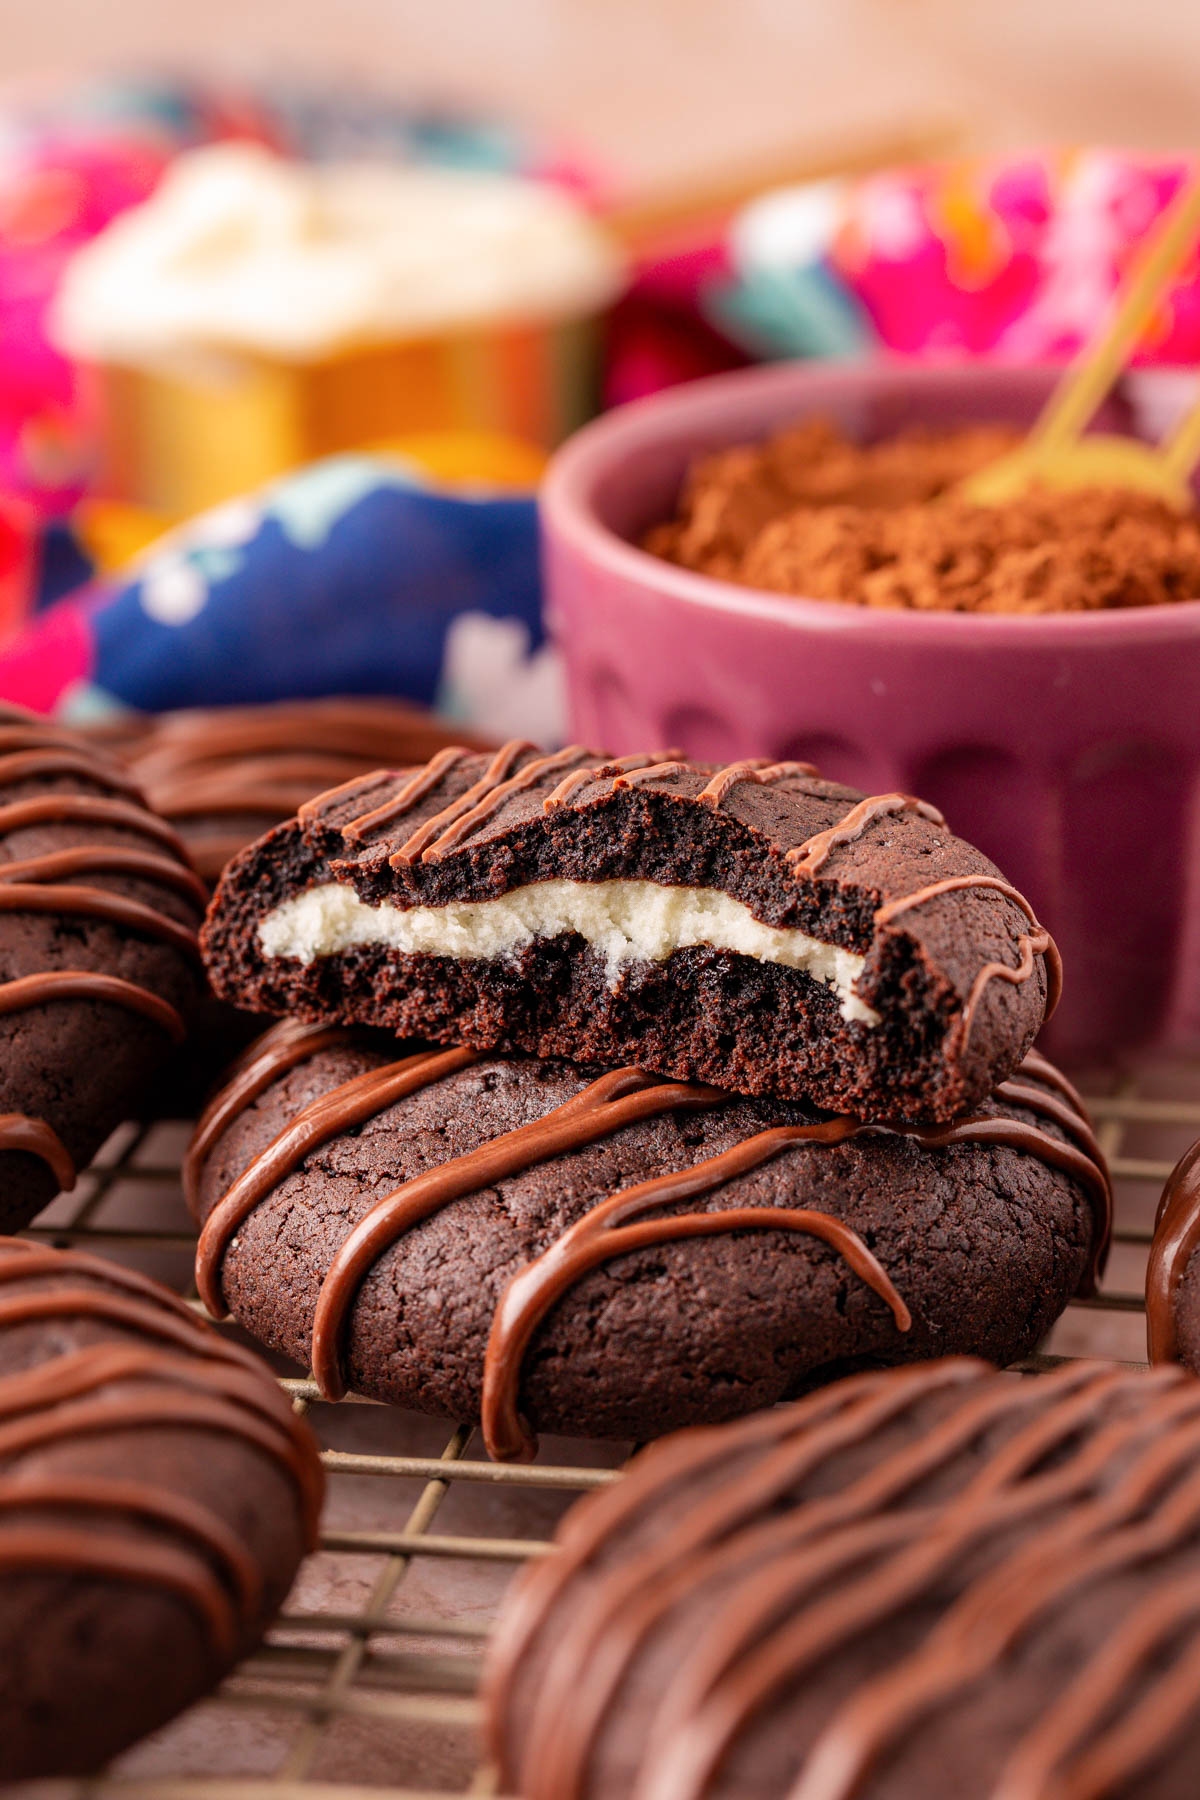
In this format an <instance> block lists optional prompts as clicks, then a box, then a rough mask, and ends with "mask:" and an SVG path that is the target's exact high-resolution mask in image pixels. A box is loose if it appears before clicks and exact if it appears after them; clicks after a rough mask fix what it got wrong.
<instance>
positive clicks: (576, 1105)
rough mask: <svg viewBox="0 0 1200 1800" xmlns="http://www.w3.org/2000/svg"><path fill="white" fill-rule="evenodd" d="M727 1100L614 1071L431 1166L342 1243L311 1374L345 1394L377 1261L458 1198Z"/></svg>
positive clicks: (325, 1293)
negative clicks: (355, 1315) (363, 1296)
mask: <svg viewBox="0 0 1200 1800" xmlns="http://www.w3.org/2000/svg"><path fill="white" fill-rule="evenodd" d="M726 1098H727V1096H726V1095H725V1094H724V1093H723V1092H722V1091H721V1090H720V1089H718V1088H706V1087H699V1086H695V1087H693V1086H685V1085H684V1084H681V1083H677V1082H671V1083H666V1084H663V1083H660V1082H659V1081H657V1079H656V1078H655V1077H654V1076H652V1075H646V1074H644V1073H643V1072H642V1071H641V1070H640V1069H616V1070H613V1071H611V1072H610V1073H609V1074H607V1075H602V1076H600V1078H599V1079H598V1080H596V1081H593V1082H592V1083H591V1084H590V1085H589V1086H588V1087H586V1088H584V1089H583V1090H582V1092H581V1093H579V1094H576V1095H575V1096H574V1097H573V1098H572V1099H570V1100H567V1101H565V1102H564V1103H563V1104H562V1105H561V1106H557V1107H555V1108H554V1110H553V1111H552V1112H549V1113H547V1114H545V1116H544V1117H543V1118H541V1119H535V1120H533V1121H532V1122H531V1123H529V1124H528V1125H521V1126H518V1128H517V1129H516V1130H515V1131H508V1132H505V1133H504V1134H503V1135H502V1136H501V1137H498V1138H493V1139H492V1140H491V1142H489V1143H486V1144H481V1145H480V1146H479V1147H478V1148H477V1149H475V1150H471V1151H468V1152H467V1154H466V1155H464V1156H457V1157H454V1158H452V1159H451V1160H450V1161H449V1162H446V1163H443V1164H442V1165H441V1166H440V1167H439V1168H436V1169H428V1170H426V1171H425V1173H424V1174H423V1175H417V1176H414V1177H413V1179H412V1180H411V1181H407V1182H405V1183H404V1185H403V1187H400V1188H397V1189H396V1191H395V1192H394V1193H391V1194H388V1195H386V1196H385V1198H384V1199H382V1200H380V1201H378V1202H377V1203H376V1204H375V1205H374V1206H373V1207H372V1208H371V1210H370V1212H369V1213H368V1214H367V1215H366V1217H365V1218H364V1219H361V1220H360V1221H359V1222H358V1224H357V1225H356V1226H355V1227H354V1228H353V1230H352V1231H351V1232H350V1234H349V1236H348V1237H347V1238H346V1239H345V1240H344V1241H343V1243H342V1244H341V1245H340V1246H339V1248H338V1250H337V1252H336V1254H335V1255H334V1258H333V1261H332V1262H331V1264H330V1266H329V1271H328V1273H327V1274H326V1276H325V1279H324V1281H323V1282H322V1283H321V1291H320V1294H319V1296H318V1298H317V1306H316V1313H315V1316H314V1318H313V1336H312V1365H313V1373H314V1375H315V1376H316V1379H317V1382H318V1383H319V1385H320V1388H321V1392H322V1393H323V1394H324V1395H325V1396H326V1397H327V1398H329V1399H335V1400H336V1399H340V1398H341V1397H342V1395H343V1394H344V1393H345V1380H344V1377H343V1373H342V1367H341V1347H342V1335H343V1332H344V1329H345V1325H346V1320H347V1315H348V1314H349V1311H350V1308H351V1306H352V1305H353V1303H354V1300H355V1298H356V1296H357V1294H358V1291H359V1289H360V1288H361V1286H362V1284H363V1282H364V1281H365V1280H366V1278H367V1276H368V1275H369V1274H370V1272H371V1270H372V1268H373V1267H374V1265H375V1264H376V1263H377V1262H378V1260H379V1258H380V1257H381V1256H382V1255H383V1254H384V1253H385V1251H387V1250H389V1249H390V1248H391V1246H392V1245H393V1244H395V1243H397V1242H398V1241H399V1239H400V1238H402V1237H403V1236H404V1234H405V1232H407V1231H410V1230H411V1229H412V1228H413V1226H414V1225H418V1224H420V1223H421V1221H422V1220H423V1219H427V1218H429V1217H431V1216H432V1214H434V1213H436V1212H439V1211H441V1209H442V1208H443V1207H445V1206H448V1205H449V1204H450V1202H451V1201H453V1200H459V1199H462V1198H464V1197H465V1196H466V1195H467V1194H471V1193H474V1192H475V1191H476V1190H477V1189H478V1188H481V1187H488V1186H490V1185H492V1184H493V1183H494V1182H497V1181H503V1180H504V1179H505V1178H506V1177H507V1176H510V1175H516V1174H520V1173H523V1172H524V1171H525V1170H526V1169H531V1168H534V1167H535V1166H536V1165H537V1164H538V1163H543V1162H549V1161H550V1159H551V1158H552V1157H555V1156H558V1155H561V1154H562V1153H563V1152H564V1151H570V1150H580V1149H582V1148H583V1147H584V1146H585V1145H587V1144H592V1143H595V1142H596V1141H597V1140H598V1139H600V1138H605V1137H610V1136H611V1135H612V1133H613V1132H614V1131H618V1130H619V1129H620V1128H621V1126H622V1125H628V1124H633V1123H634V1122H635V1121H637V1120H640V1119H651V1118H656V1117H658V1116H659V1115H660V1114H662V1113H667V1112H673V1111H676V1110H679V1109H684V1108H689V1107H708V1106H716V1105H719V1104H720V1103H721V1102H722V1101H724V1100H725V1099H726Z"/></svg>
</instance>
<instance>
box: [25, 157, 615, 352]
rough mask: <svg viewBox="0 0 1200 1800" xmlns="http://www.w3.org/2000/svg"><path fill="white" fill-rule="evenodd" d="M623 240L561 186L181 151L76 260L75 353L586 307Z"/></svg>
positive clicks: (548, 316) (319, 337)
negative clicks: (615, 239) (143, 197)
mask: <svg viewBox="0 0 1200 1800" xmlns="http://www.w3.org/2000/svg"><path fill="white" fill-rule="evenodd" d="M622 279H623V267H622V262H621V258H620V255H619V253H618V251H617V250H616V248H615V246H614V245H613V243H612V242H611V240H610V239H609V237H608V236H607V234H606V233H605V232H604V231H603V230H602V228H601V227H600V226H599V225H597V224H596V223H595V221H594V220H592V219H591V218H590V217H589V216H588V214H587V213H586V212H585V211H584V210H583V209H582V207H580V206H579V205H578V204H577V203H576V202H575V201H573V200H572V199H571V198H570V197H569V196H568V195H567V194H565V193H564V192H562V191H561V190H560V189H557V188H554V187H551V186H550V185H548V184H546V183H543V182H536V181H526V180H520V179H516V178H514V177H511V176H504V175H490V174H477V173H468V172H463V171H458V170H452V169H433V168H411V167H403V166H398V165H392V164H372V163H344V164H325V165H320V164H318V165H310V166H305V165H301V164H296V163H291V162H286V161H284V160H283V159H282V158H280V157H277V156H275V155H273V154H272V153H271V152H270V151H267V150H264V149H262V148H261V147H259V146H257V145H253V144H218V145H213V146H210V147H207V148H204V149H201V150H195V151H192V152H190V153H189V154H188V155H185V156H182V157H180V158H179V159H178V161H177V162H176V163H174V164H173V165H172V167H171V168H170V169H169V170H168V172H167V174H166V176H165V177H164V179H163V181H162V183H161V184H160V186H159V187H158V189H157V190H156V191H155V193H154V194H153V195H152V196H151V197H150V199H149V200H147V201H146V202H144V204H142V205H141V206H138V207H135V208H133V209H131V210H130V211H129V212H127V213H124V214H123V215H122V216H121V217H120V218H118V219H116V220H115V221H114V222H113V223H112V224H111V225H110V226H109V227H108V228H107V229H106V230H105V231H103V232H102V233H101V234H100V235H99V237H97V238H96V239H95V240H94V241H93V242H92V243H91V244H89V245H87V246H85V247H84V248H83V249H82V250H80V251H79V252H78V254H77V255H76V256H75V257H74V259H73V260H72V262H71V264H70V266H69V268H68V271H67V274H66V278H65V280H64V282H63V284H62V287H61V289H60V292H59V295H58V300H57V303H56V306H55V311H54V315H53V330H54V334H55V336H56V338H57V340H58V342H59V343H60V344H61V345H62V347H63V348H64V349H65V350H67V351H68V353H69V354H71V355H74V356H77V357H80V358H83V359H85V360H89V361H96V362H115V363H125V364H132V365H134V366H145V365H146V364H153V363H156V362H160V361H162V360H172V359H177V358H178V357H180V356H184V357H187V356H191V355H201V356H203V355H204V354H206V353H212V352H217V353H221V352H226V353H250V354H258V355H261V356H267V357H278V358H281V359H283V360H286V361H297V362H308V361H316V360H319V359H320V358H322V357H325V356H328V355H330V354H333V353H336V352H338V351H341V350H344V349H347V348H350V347H353V346H356V345H363V344H378V343H390V342H400V341H404V340H407V339H413V338H422V337H427V336H432V335H440V334H442V333H443V332H447V331H452V330H454V329H456V328H460V327H468V326H472V325H479V324H497V323H502V322H509V321H525V320H528V321H530V322H536V323H540V322H547V321H551V320H556V319H563V318H573V317H582V316H585V315H587V314H589V313H592V312H596V311H598V310H599V309H600V308H602V307H603V306H605V305H606V304H607V303H608V302H609V301H610V300H611V299H612V298H613V297H614V296H615V294H616V293H617V291H618V290H619V288H620V286H621V283H622Z"/></svg>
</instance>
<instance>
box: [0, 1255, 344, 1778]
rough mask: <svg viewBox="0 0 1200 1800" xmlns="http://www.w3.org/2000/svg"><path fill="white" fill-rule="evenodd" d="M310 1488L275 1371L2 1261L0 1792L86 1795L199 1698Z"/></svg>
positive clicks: (108, 1273) (301, 1428)
mask: <svg viewBox="0 0 1200 1800" xmlns="http://www.w3.org/2000/svg"><path fill="white" fill-rule="evenodd" d="M321 1485H322V1483H321V1465H320V1459H319V1457H318V1454H317V1448H316V1444H315V1443H314V1441H313V1438H312V1436H311V1434H310V1432H309V1431H308V1428H307V1427H306V1426H305V1425H303V1424H302V1423H301V1422H300V1421H299V1420H298V1419H297V1418H296V1417H295V1415H294V1414H293V1412H292V1409H291V1406H290V1404H289V1403H288V1401H287V1399H286V1397H285V1396H284V1395H283V1393H282V1392H281V1391H280V1389H279V1387H278V1386H277V1385H276V1383H275V1382H274V1381H273V1380H272V1379H271V1377H270V1375H269V1374H268V1373H267V1371H266V1369H264V1368H263V1366H262V1365H261V1363H259V1362H258V1360H257V1359H256V1358H255V1357H253V1356H252V1355H251V1354H250V1353H249V1352H248V1351H245V1350H242V1349H240V1348H238V1347H236V1346H234V1345H232V1344H228V1343H226V1342H224V1340H223V1339H221V1338H220V1337H218V1336H217V1334H216V1333H215V1332H214V1331H213V1330H212V1329H211V1327H209V1326H207V1325H205V1324H204V1323H203V1321H202V1320H200V1319H198V1318H197V1317H196V1316H195V1314H194V1313H193V1312H192V1311H191V1309H190V1308H189V1307H188V1306H186V1305H185V1304H184V1303H183V1301H181V1300H177V1299H176V1298H175V1296H174V1295H173V1294H170V1293H168V1292H167V1290H166V1289H165V1288H161V1287H159V1286H158V1284H157V1283H156V1282H152V1281H148V1280H146V1279H145V1277H144V1276H140V1275H135V1274H132V1273H130V1272H129V1271H127V1270H124V1269H120V1268H117V1267H114V1266H113V1265H111V1264H109V1263H105V1262H101V1261H100V1260H99V1259H98V1258H96V1257H92V1256H83V1255H80V1254H78V1253H77V1252H74V1251H60V1250H42V1249H35V1248H34V1247H33V1246H32V1245H30V1244H28V1243H24V1242H22V1241H20V1240H19V1239H15V1238H2V1239H0V1781H20V1780H25V1779H29V1778H31V1777H34V1776H42V1775H67V1774H85V1773H87V1772H89V1771H91V1770H93V1769H95V1768H96V1767H97V1766H98V1765H99V1764H100V1763H102V1762H104V1761H105V1760H106V1759H107V1758H108V1757H110V1756H112V1755H114V1754H115V1753H116V1752H117V1751H118V1750H121V1749H124V1747H125V1746H126V1745H127V1744H131V1743H133V1742H134V1741H135V1739H137V1738H139V1737H141V1736H143V1735H144V1733H146V1732H147V1731H152V1730H153V1729H154V1728H155V1727H156V1726H158V1725H161V1724H162V1723H163V1722H164V1721H165V1720H166V1719H169V1718H171V1717H172V1716H173V1715H174V1714H175V1713H177V1712H178V1711H180V1709H181V1708H182V1707H184V1706H188V1705H190V1703H191V1702H192V1701H193V1700H195V1699H197V1698H198V1697H199V1696H200V1695H201V1694H204V1693H207V1692H208V1690H209V1689H210V1688H211V1687H213V1686H214V1685H215V1684H216V1682H217V1681H219V1680H220V1679H221V1677H222V1676H223V1675H224V1674H225V1673H226V1672H227V1671H228V1670H229V1669H230V1668H231V1667H232V1666H233V1664H234V1663H235V1662H236V1661H237V1660H238V1658H240V1657H241V1656H244V1655H245V1654H246V1652H247V1651H248V1650H250V1649H251V1648H252V1647H253V1646H254V1645H255V1644H256V1643H257V1642H258V1640H259V1638H260V1637H261V1635H262V1633H263V1631H264V1629H265V1628H266V1626H267V1624H268V1623H269V1622H270V1620H271V1619H272V1617H273V1616H274V1614H275V1613H276V1612H277V1611H278V1608H279V1606H280V1605H281V1603H282V1601H283V1599H284V1596H285V1595H286V1593H287V1591H288V1588H289V1587H290V1586H291V1583H292V1578H293V1576H294V1575H295V1573H296V1569H297V1567H298V1565H299V1562H300V1559H301V1557H302V1555H303V1554H304V1552H305V1550H306V1549H307V1548H311V1547H312V1545H313V1540H314V1534H315V1531H316V1524H317V1516H318V1513H319V1510H320V1503H321Z"/></svg>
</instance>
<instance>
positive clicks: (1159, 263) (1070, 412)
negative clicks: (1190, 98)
mask: <svg viewBox="0 0 1200 1800" xmlns="http://www.w3.org/2000/svg"><path fill="white" fill-rule="evenodd" d="M1198 227H1200V171H1197V172H1195V173H1193V174H1192V175H1191V176H1190V177H1189V179H1188V180H1187V181H1185V183H1184V185H1183V186H1182V187H1181V188H1180V190H1179V192H1178V194H1177V195H1176V196H1175V198H1174V200H1173V201H1172V202H1171V205H1170V207H1169V208H1168V210H1167V212H1166V215H1165V216H1164V218H1163V220H1162V222H1161V224H1160V225H1159V227H1158V229H1157V231H1155V232H1154V233H1153V235H1152V236H1151V237H1150V238H1148V239H1146V240H1145V241H1144V242H1143V244H1142V245H1141V247H1140V248H1139V251H1138V254H1137V256H1136V257H1135V258H1134V261H1133V264H1132V266H1131V268H1130V269H1129V272H1128V274H1127V276H1126V278H1125V281H1124V283H1123V285H1122V286H1121V288H1120V289H1119V290H1118V292H1117V295H1116V297H1115V307H1116V310H1115V311H1114V312H1113V314H1112V317H1111V318H1110V320H1109V322H1108V325H1107V327H1106V328H1105V330H1104V331H1103V332H1102V334H1101V336H1100V337H1099V339H1098V340H1096V341H1094V342H1093V343H1091V344H1086V345H1085V346H1084V348H1083V349H1082V350H1081V351H1080V353H1079V355H1078V356H1077V357H1076V358H1075V360H1074V361H1073V362H1072V363H1070V364H1069V365H1068V368H1067V370H1066V373H1065V374H1064V375H1063V376H1062V378H1061V379H1060V380H1059V381H1058V382H1057V383H1056V385H1055V388H1054V391H1053V393H1052V394H1051V395H1050V398H1049V400H1048V401H1047V402H1046V404H1045V406H1044V407H1043V408H1042V411H1041V415H1040V417H1039V418H1038V419H1037V421H1036V423H1035V424H1034V426H1033V429H1032V430H1031V431H1030V433H1029V442H1030V444H1031V445H1034V444H1036V446H1037V447H1038V449H1039V450H1049V449H1051V448H1055V449H1057V448H1058V447H1059V446H1060V445H1063V444H1067V443H1070V442H1072V441H1073V440H1074V439H1075V438H1077V437H1079V436H1080V434H1081V433H1082V431H1083V429H1084V427H1085V426H1086V425H1087V423H1088V422H1089V420H1090V419H1091V417H1092V415H1093V413H1094V412H1095V411H1096V409H1097V407H1098V406H1099V405H1100V402H1101V401H1102V400H1103V398H1104V396H1105V395H1106V394H1107V393H1108V391H1109V389H1110V388H1111V387H1112V385H1113V383H1114V382H1115V381H1116V379H1117V377H1118V375H1120V373H1121V371H1122V370H1123V369H1124V367H1125V363H1126V361H1127V359H1128V357H1129V353H1130V351H1131V350H1132V349H1133V347H1134V345H1135V344H1136V343H1137V341H1138V339H1139V337H1140V336H1141V335H1142V332H1143V330H1144V329H1145V327H1146V325H1147V324H1148V323H1149V321H1150V319H1151V317H1152V315H1153V313H1154V309H1155V307H1156V306H1157V305H1158V304H1159V302H1160V300H1161V299H1162V294H1163V289H1164V288H1165V286H1166V284H1167V282H1168V280H1169V279H1170V277H1171V275H1172V274H1173V273H1174V271H1175V269H1176V268H1177V267H1178V265H1179V264H1180V263H1181V262H1182V261H1183V258H1184V255H1185V254H1186V252H1187V250H1188V249H1189V247H1190V246H1191V244H1192V243H1193V241H1194V239H1195V236H1196V232H1197V228H1198Z"/></svg>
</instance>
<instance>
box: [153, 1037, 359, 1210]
mask: <svg viewBox="0 0 1200 1800" xmlns="http://www.w3.org/2000/svg"><path fill="white" fill-rule="evenodd" d="M351 1042H353V1039H352V1037H351V1034H350V1033H349V1032H348V1031H347V1030H346V1029H345V1028H344V1027H343V1026H341V1025H306V1024H302V1023H301V1022H299V1021H298V1020H294V1019H284V1020H282V1021H281V1022H280V1023H279V1024H278V1025H275V1026H273V1027H272V1028H271V1030H270V1031H268V1032H267V1033H266V1034H265V1036H264V1037H261V1038H259V1039H258V1040H257V1041H256V1042H255V1043H253V1044H252V1045H251V1046H250V1048H249V1049H248V1050H247V1051H246V1052H245V1053H244V1054H243V1055H242V1056H241V1057H239V1059H238V1061H237V1062H236V1063H234V1064H233V1066H232V1067H231V1068H230V1069H229V1071H228V1073H227V1075H226V1078H225V1085H224V1087H223V1088H222V1089H221V1091H220V1092H219V1093H218V1094H216V1095H214V1097H213V1099H212V1100H211V1101H210V1102H209V1104H208V1105H207V1106H206V1107H205V1109H204V1111H203V1112H202V1113H201V1115H200V1117H199V1119H198V1120H197V1122H196V1129H195V1131H194V1132H193V1134H192V1141H191V1143H190V1144H189V1145H188V1148H187V1153H186V1155H185V1156H184V1159H183V1168H182V1171H181V1173H182V1178H183V1192H184V1198H185V1199H186V1201H187V1203H188V1208H189V1210H190V1211H191V1213H192V1216H193V1217H198V1215H199V1182H200V1174H201V1170H202V1168H203V1165H204V1162H205V1160H206V1158H207V1157H208V1155H209V1152H210V1151H211V1150H212V1148H213V1145H214V1144H215V1143H216V1142H217V1139H218V1138H219V1137H221V1136H222V1135H223V1134H224V1133H225V1132H226V1131H228V1129H229V1127H230V1126H231V1125H232V1124H233V1123H234V1121H235V1119H239V1118H240V1117H241V1115H242V1114H243V1113H244V1112H245V1111H246V1110H247V1108H248V1107H250V1106H253V1104H254V1102H255V1101H256V1100H257V1099H258V1097H259V1095H260V1094H264V1093H265V1092H266V1090H267V1089H268V1088H269V1087H270V1086H271V1085H272V1083H273V1082H275V1081H278V1080H279V1078H280V1076H281V1075H285V1074H286V1073H287V1071H288V1070H289V1069H294V1068H297V1067H298V1066H299V1064H300V1063H302V1062H307V1061H308V1060H309V1058H310V1057H313V1056H316V1055H317V1054H318V1052H319V1051H321V1050H330V1049H333V1048H334V1047H335V1046H337V1045H340V1044H347V1043H351Z"/></svg>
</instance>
